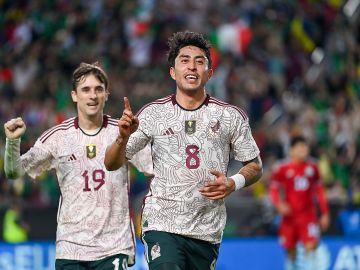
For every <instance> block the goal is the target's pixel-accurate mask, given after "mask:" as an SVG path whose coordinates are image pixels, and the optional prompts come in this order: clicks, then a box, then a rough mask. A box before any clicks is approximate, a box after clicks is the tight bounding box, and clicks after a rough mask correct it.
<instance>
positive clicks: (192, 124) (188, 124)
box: [185, 120, 196, 135]
mask: <svg viewBox="0 0 360 270" xmlns="http://www.w3.org/2000/svg"><path fill="white" fill-rule="evenodd" d="M195 131H196V121H194V120H186V121H185V133H186V134H189V135H191V134H194V133H195Z"/></svg>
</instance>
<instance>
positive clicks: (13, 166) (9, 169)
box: [4, 138, 24, 179]
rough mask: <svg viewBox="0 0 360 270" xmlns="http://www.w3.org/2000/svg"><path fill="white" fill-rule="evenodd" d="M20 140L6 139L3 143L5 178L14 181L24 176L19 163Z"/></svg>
mask: <svg viewBox="0 0 360 270" xmlns="http://www.w3.org/2000/svg"><path fill="white" fill-rule="evenodd" d="M20 143H21V139H20V138H19V139H8V138H6V143H5V154H4V171H5V175H6V177H7V178H10V179H15V178H18V177H21V176H23V175H24V170H23V168H22V166H21V161H20Z"/></svg>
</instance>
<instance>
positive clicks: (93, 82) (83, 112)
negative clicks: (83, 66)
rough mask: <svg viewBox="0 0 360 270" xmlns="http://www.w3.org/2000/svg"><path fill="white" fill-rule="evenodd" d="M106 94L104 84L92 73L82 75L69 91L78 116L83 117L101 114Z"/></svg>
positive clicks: (106, 97) (107, 94) (107, 93)
mask: <svg viewBox="0 0 360 270" xmlns="http://www.w3.org/2000/svg"><path fill="white" fill-rule="evenodd" d="M108 96H109V92H108V91H107V90H106V89H105V84H103V83H102V82H100V81H99V80H98V79H97V78H96V77H95V76H94V75H93V74H89V75H86V76H84V78H82V80H81V81H80V82H79V84H78V85H77V87H76V89H75V90H73V91H71V97H72V100H73V101H74V102H76V103H77V108H78V114H79V116H82V117H85V118H92V117H94V116H98V115H99V114H102V113H103V109H104V106H105V102H106V101H107V99H108Z"/></svg>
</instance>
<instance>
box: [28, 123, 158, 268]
mask: <svg viewBox="0 0 360 270" xmlns="http://www.w3.org/2000/svg"><path fill="white" fill-rule="evenodd" d="M117 134H118V126H117V120H115V119H112V118H110V117H108V116H104V121H103V126H102V128H101V129H100V131H99V132H98V133H97V134H95V135H92V136H91V135H86V134H84V133H83V132H82V130H81V129H80V128H79V126H78V118H71V119H68V120H66V121H64V122H63V123H62V124H60V125H57V126H55V127H53V128H51V129H49V130H47V131H46V132H44V133H43V134H42V136H41V137H40V138H39V139H38V140H37V141H36V143H35V145H34V147H32V148H31V149H30V150H29V151H28V152H27V153H26V154H24V155H22V156H21V161H22V166H23V168H24V170H25V172H26V173H27V174H28V175H30V176H31V177H33V178H35V177H37V176H38V175H39V174H40V173H41V172H42V171H44V170H50V169H55V171H56V174H57V177H58V182H59V187H60V191H61V198H60V202H59V210H58V220H57V222H58V226H57V234H56V258H57V259H70V260H81V261H94V260H99V259H102V258H104V257H107V256H111V255H115V254H118V253H122V254H127V255H129V256H130V258H132V259H133V258H134V255H135V236H134V231H133V225H132V221H131V218H130V213H129V198H128V192H129V179H128V171H127V166H123V167H121V168H120V169H119V170H116V171H112V172H109V171H107V170H106V168H105V166H104V156H105V150H106V147H107V146H108V145H109V144H111V143H112V142H113V140H114V137H116V136H117ZM144 150H145V151H144V152H139V155H137V156H136V157H134V159H133V160H132V163H134V165H135V166H136V167H137V168H138V169H139V170H140V171H145V172H147V173H152V161H151V154H150V147H146V148H145V149H144ZM130 263H131V261H130Z"/></svg>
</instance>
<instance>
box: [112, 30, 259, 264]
mask: <svg viewBox="0 0 360 270" xmlns="http://www.w3.org/2000/svg"><path fill="white" fill-rule="evenodd" d="M168 61H169V63H170V75H171V77H172V79H174V80H175V81H176V93H175V94H173V95H169V96H167V97H164V98H162V99H159V100H156V101H154V102H152V103H150V104H147V105H145V106H144V107H143V108H142V109H140V111H139V112H138V114H137V116H134V115H133V113H132V111H131V107H130V103H129V100H128V99H127V98H124V103H125V109H124V112H123V116H122V117H121V118H120V120H119V135H117V136H114V138H116V139H114V142H113V143H112V144H111V145H110V146H109V147H108V149H107V151H106V154H105V165H106V167H107V168H108V169H109V170H116V169H118V168H119V167H120V166H122V164H124V162H126V160H127V159H129V158H132V157H133V155H134V154H135V153H137V152H138V151H139V150H140V149H142V148H143V147H144V146H145V145H147V144H148V143H151V147H152V157H153V164H154V175H155V176H154V178H153V179H152V181H151V183H150V190H149V193H148V194H147V196H146V198H145V201H144V206H143V213H142V233H143V235H142V241H143V243H144V245H145V253H146V254H145V255H146V259H147V261H148V264H149V268H150V269H151V270H170V269H171V270H179V269H182V270H185V269H186V270H188V269H192V270H196V269H198V270H202V269H215V265H216V261H217V258H218V253H219V247H220V242H221V239H222V235H223V229H224V226H225V223H226V211H225V204H224V198H225V197H226V196H228V195H229V194H230V193H231V192H233V191H235V190H238V189H240V188H243V187H245V186H249V185H251V184H253V183H255V182H256V181H257V180H258V179H259V178H260V176H261V175H262V164H261V159H260V157H259V149H258V147H257V145H256V143H255V141H254V139H253V137H252V134H251V129H250V125H249V119H248V117H247V115H246V114H245V113H244V111H243V110H241V109H240V108H238V107H236V106H233V105H230V104H228V103H226V102H223V101H221V100H218V99H216V98H214V97H211V96H209V95H208V94H207V93H206V89H205V84H206V82H207V81H208V80H209V79H210V78H211V76H212V74H213V70H212V69H211V57H210V44H209V42H208V41H207V40H206V39H204V37H203V36H202V35H201V34H199V33H194V32H177V33H175V34H174V35H173V36H172V37H171V38H170V39H169V52H168ZM130 135H131V136H130ZM231 155H233V156H234V158H235V159H237V160H239V161H241V162H243V164H244V166H243V167H242V168H241V169H240V171H239V172H238V173H237V174H235V175H233V176H231V177H229V178H228V177H226V173H227V169H228V163H229V157H230V156H231Z"/></svg>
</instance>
